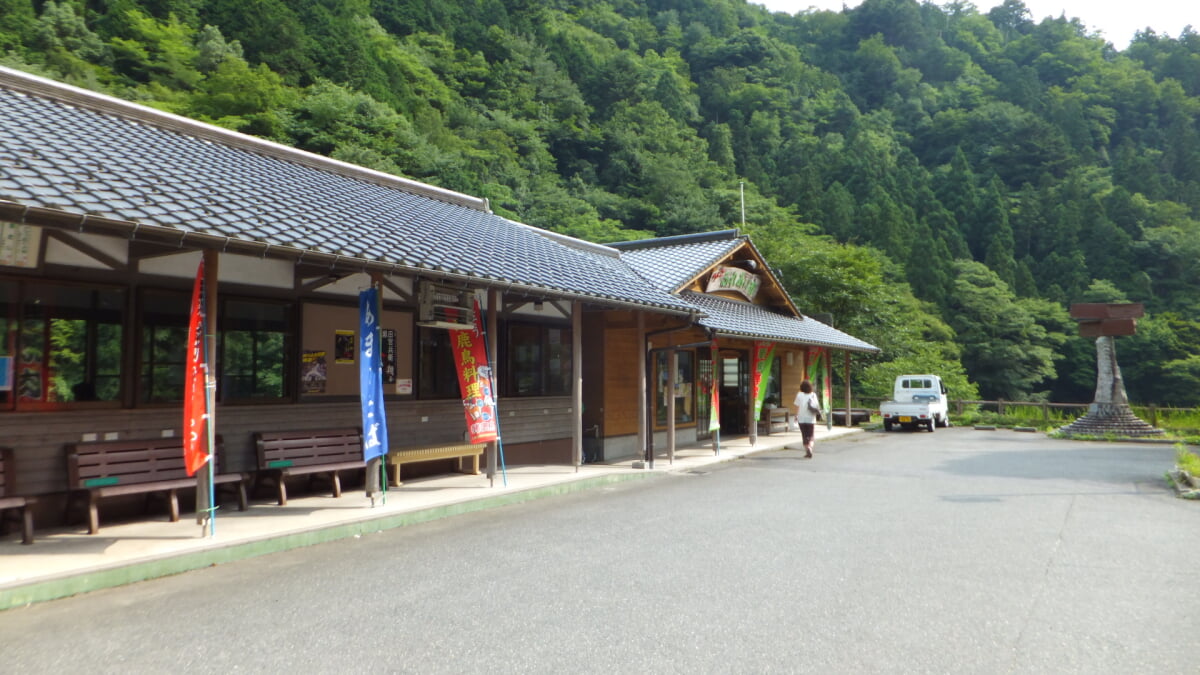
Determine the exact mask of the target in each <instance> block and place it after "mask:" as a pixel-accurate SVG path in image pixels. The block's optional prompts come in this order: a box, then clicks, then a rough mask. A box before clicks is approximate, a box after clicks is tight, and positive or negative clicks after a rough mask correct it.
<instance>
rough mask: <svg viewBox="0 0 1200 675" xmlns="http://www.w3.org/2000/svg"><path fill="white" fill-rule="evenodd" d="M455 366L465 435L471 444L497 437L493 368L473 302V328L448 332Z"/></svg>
mask: <svg viewBox="0 0 1200 675" xmlns="http://www.w3.org/2000/svg"><path fill="white" fill-rule="evenodd" d="M450 346H451V348H452V349H453V351H454V365H455V367H457V368H458V388H459V391H460V392H462V400H463V409H464V413H465V414H466V417H467V434H468V435H469V436H470V441H471V442H472V443H487V442H489V441H494V440H496V397H495V394H494V392H493V390H492V369H491V367H489V366H488V359H487V344H486V343H485V341H484V337H483V323H482V320H481V318H480V316H479V303H478V302H476V303H475V328H474V329H472V330H452V331H450Z"/></svg>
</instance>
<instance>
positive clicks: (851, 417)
mask: <svg viewBox="0 0 1200 675" xmlns="http://www.w3.org/2000/svg"><path fill="white" fill-rule="evenodd" d="M845 377H846V428H847V429H849V428H850V427H853V426H854V415H853V414H851V410H850V399H851V396H850V350H848V349H847V350H846V368H845Z"/></svg>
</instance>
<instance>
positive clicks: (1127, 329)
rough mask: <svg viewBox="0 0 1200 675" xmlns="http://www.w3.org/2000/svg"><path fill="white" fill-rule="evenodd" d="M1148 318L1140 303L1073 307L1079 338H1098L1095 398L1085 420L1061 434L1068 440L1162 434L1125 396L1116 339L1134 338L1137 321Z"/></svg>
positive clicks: (1081, 418)
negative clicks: (1084, 437)
mask: <svg viewBox="0 0 1200 675" xmlns="http://www.w3.org/2000/svg"><path fill="white" fill-rule="evenodd" d="M1144 314H1145V310H1144V308H1143V306H1142V304H1141V303H1125V304H1113V303H1109V304H1105V303H1079V304H1074V305H1071V318H1072V319H1075V320H1076V321H1078V322H1079V335H1080V336H1082V337H1094V338H1096V396H1095V398H1094V399H1093V402H1092V404H1091V405H1089V406H1088V412H1087V414H1086V415H1084V416H1083V417H1080V418H1079V419H1077V420H1075V421H1074V422H1072V423H1070V424H1068V425H1067V426H1065V427H1063V428H1062V429H1060V430H1059V431H1061V432H1062V433H1063V434H1065V435H1067V436H1081V435H1082V436H1104V435H1107V434H1115V435H1117V436H1155V435H1159V434H1161V433H1163V431H1162V429H1156V428H1154V427H1152V426H1150V425H1149V424H1147V423H1146V422H1144V421H1142V420H1141V419H1139V418H1138V417H1137V415H1134V414H1133V410H1131V409H1130V407H1129V399H1128V398H1127V397H1126V395H1125V381H1124V380H1122V379H1121V366H1119V365H1117V349H1116V342H1115V340H1114V338H1115V337H1116V336H1119V335H1133V334H1134V333H1135V332H1136V331H1137V319H1138V318H1140V317H1141V316H1143V315H1144Z"/></svg>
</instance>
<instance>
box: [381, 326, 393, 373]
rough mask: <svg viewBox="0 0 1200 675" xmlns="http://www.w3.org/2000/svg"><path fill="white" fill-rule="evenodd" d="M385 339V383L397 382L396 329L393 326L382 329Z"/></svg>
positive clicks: (383, 338)
mask: <svg viewBox="0 0 1200 675" xmlns="http://www.w3.org/2000/svg"><path fill="white" fill-rule="evenodd" d="M380 333H381V334H382V340H383V383H384V384H395V383H396V331H395V330H393V329H391V328H382V329H380Z"/></svg>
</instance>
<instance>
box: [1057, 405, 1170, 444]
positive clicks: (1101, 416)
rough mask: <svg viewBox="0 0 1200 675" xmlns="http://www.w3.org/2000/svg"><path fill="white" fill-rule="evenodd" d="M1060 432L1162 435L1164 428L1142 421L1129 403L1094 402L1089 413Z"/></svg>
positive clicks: (1070, 433)
mask: <svg viewBox="0 0 1200 675" xmlns="http://www.w3.org/2000/svg"><path fill="white" fill-rule="evenodd" d="M1059 432H1060V433H1062V434H1064V435H1067V436H1107V435H1110V434H1111V435H1114V436H1126V437H1139V436H1160V435H1162V433H1163V430H1162V429H1158V428H1155V427H1152V426H1150V425H1149V424H1147V423H1146V422H1144V421H1142V420H1141V419H1140V418H1139V417H1138V416H1137V415H1134V414H1133V410H1131V409H1130V408H1129V405H1128V404H1124V403H1093V404H1091V405H1090V406H1088V413H1087V414H1086V415H1084V416H1083V417H1080V418H1079V419H1077V420H1075V421H1074V422H1072V423H1070V424H1068V425H1067V426H1065V427H1062V428H1061V429H1059Z"/></svg>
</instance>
